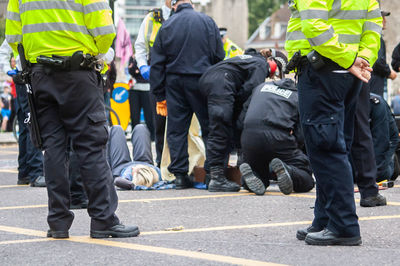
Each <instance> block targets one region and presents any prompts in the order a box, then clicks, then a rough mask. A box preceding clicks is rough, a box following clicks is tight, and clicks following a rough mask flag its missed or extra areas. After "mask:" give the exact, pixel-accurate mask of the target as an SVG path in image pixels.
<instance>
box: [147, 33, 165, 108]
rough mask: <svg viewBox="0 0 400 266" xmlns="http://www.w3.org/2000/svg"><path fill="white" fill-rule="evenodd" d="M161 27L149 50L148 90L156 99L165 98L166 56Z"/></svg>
mask: <svg viewBox="0 0 400 266" xmlns="http://www.w3.org/2000/svg"><path fill="white" fill-rule="evenodd" d="M162 35H163V28H162V27H161V28H160V30H159V32H158V34H157V37H156V40H155V41H154V45H153V48H152V50H151V68H150V90H151V92H152V93H153V94H154V95H155V97H156V101H157V102H161V101H163V100H165V78H166V72H165V65H166V62H167V56H166V53H165V51H164V49H163V45H162Z"/></svg>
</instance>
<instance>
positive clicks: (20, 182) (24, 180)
mask: <svg viewBox="0 0 400 266" xmlns="http://www.w3.org/2000/svg"><path fill="white" fill-rule="evenodd" d="M30 181H31V180H30V178H29V177H28V176H27V177H23V178H18V181H17V185H28V184H29V183H30Z"/></svg>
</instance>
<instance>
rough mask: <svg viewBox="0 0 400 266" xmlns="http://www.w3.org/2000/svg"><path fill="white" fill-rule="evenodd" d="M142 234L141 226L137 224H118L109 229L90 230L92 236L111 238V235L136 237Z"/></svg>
mask: <svg viewBox="0 0 400 266" xmlns="http://www.w3.org/2000/svg"><path fill="white" fill-rule="evenodd" d="M139 234H140V232H139V228H138V227H137V226H135V225H133V226H129V225H123V224H117V225H114V226H113V227H111V228H109V229H107V230H101V231H100V230H93V231H90V237H91V238H109V237H120V238H122V237H135V236H138V235H139Z"/></svg>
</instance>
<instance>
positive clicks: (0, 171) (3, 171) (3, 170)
mask: <svg viewBox="0 0 400 266" xmlns="http://www.w3.org/2000/svg"><path fill="white" fill-rule="evenodd" d="M0 173H11V174H18V170H14V169H0Z"/></svg>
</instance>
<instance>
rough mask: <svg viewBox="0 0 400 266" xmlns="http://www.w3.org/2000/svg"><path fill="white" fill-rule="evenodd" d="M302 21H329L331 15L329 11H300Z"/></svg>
mask: <svg viewBox="0 0 400 266" xmlns="http://www.w3.org/2000/svg"><path fill="white" fill-rule="evenodd" d="M300 17H301V19H303V20H304V19H323V20H328V19H329V14H328V11H324V10H317V9H308V10H303V11H300Z"/></svg>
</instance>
